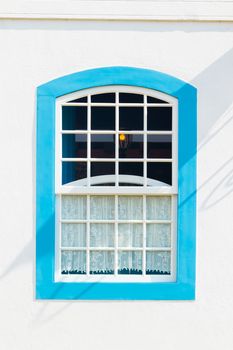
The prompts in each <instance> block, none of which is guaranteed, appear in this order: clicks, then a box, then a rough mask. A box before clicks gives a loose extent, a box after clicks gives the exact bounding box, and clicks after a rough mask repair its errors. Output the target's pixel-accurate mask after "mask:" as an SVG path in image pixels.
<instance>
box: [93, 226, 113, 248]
mask: <svg viewBox="0 0 233 350" xmlns="http://www.w3.org/2000/svg"><path fill="white" fill-rule="evenodd" d="M90 246H91V247H101V248H107V247H114V224H91V225H90Z"/></svg>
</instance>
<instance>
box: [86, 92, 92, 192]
mask: <svg viewBox="0 0 233 350" xmlns="http://www.w3.org/2000/svg"><path fill="white" fill-rule="evenodd" d="M87 101H88V106H87V187H89V186H90V177H91V163H90V158H91V95H88V96H87Z"/></svg>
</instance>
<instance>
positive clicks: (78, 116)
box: [62, 106, 87, 130]
mask: <svg viewBox="0 0 233 350" xmlns="http://www.w3.org/2000/svg"><path fill="white" fill-rule="evenodd" d="M62 129H63V130H87V107H77V106H63V107H62Z"/></svg>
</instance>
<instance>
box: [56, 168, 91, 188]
mask: <svg viewBox="0 0 233 350" xmlns="http://www.w3.org/2000/svg"><path fill="white" fill-rule="evenodd" d="M86 177H87V163H86V162H62V185H65V184H68V183H70V182H73V181H76V180H81V179H85V178H86Z"/></svg>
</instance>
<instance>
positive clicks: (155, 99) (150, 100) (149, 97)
mask: <svg viewBox="0 0 233 350" xmlns="http://www.w3.org/2000/svg"><path fill="white" fill-rule="evenodd" d="M147 103H168V102H166V101H163V100H160V99H159V98H155V97H151V96H147Z"/></svg>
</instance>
